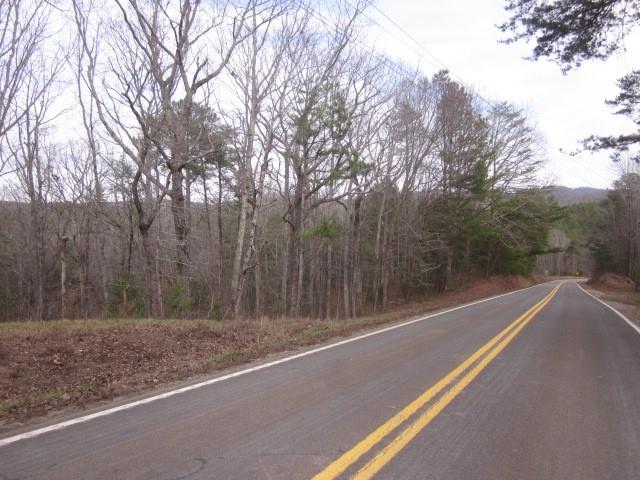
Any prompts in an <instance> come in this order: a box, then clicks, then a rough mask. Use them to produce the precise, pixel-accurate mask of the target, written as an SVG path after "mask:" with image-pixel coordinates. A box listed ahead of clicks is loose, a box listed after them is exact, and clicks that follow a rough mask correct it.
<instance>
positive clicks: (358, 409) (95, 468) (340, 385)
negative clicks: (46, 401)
mask: <svg viewBox="0 0 640 480" xmlns="http://www.w3.org/2000/svg"><path fill="white" fill-rule="evenodd" d="M3 443H4V444H3ZM0 445H2V446H0V479H31V478H34V479H35V478H37V479H64V480H70V479H82V480H89V479H109V480H115V479H176V480H177V479H216V480H217V479H271V480H273V479H286V480H289V479H298V478H300V479H304V478H313V477H314V476H315V478H317V479H318V480H320V479H331V478H351V477H353V478H357V479H364V478H372V477H375V478H385V479H387V478H390V479H411V480H413V479H470V480H471V479H473V480H481V479H491V480H495V479H514V480H515V479H519V480H522V479H536V480H540V479H577V480H588V479H594V480H595V479H598V480H600V479H606V478H609V479H616V480H633V479H640V334H639V333H638V332H636V331H635V330H634V329H633V328H632V327H631V326H630V325H628V324H627V323H625V321H624V320H623V319H622V318H620V317H619V316H617V315H616V314H615V313H614V312H612V311H611V310H610V309H608V308H607V307H606V306H604V305H602V304H601V303H599V302H598V301H596V300H595V299H593V298H591V297H590V296H588V295H587V294H586V293H584V292H582V291H581V290H580V289H579V287H578V286H577V285H576V284H575V283H572V282H565V283H564V284H562V285H561V286H560V283H559V282H551V283H547V284H544V285H539V286H536V287H532V288H530V289H526V290H522V291H519V292H515V293H513V294H509V295H505V296H501V297H499V298H495V299H492V300H489V301H486V302H482V303H478V304H475V305H472V306H469V307H466V308H461V309H457V310H454V311H450V312H449V313H444V314H441V315H438V316H434V317H431V318H427V319H425V320H422V321H418V322H413V323H411V324H408V325H404V326H401V327H399V328H394V329H392V330H388V331H385V332H382V333H379V334H376V335H370V336H367V337H366V338H361V339H358V340H355V341H351V342H348V343H344V344H342V345H339V346H336V347H333V348H328V349H324V350H322V351H318V352H315V353H311V354H309V355H305V356H301V357H299V358H295V359H292V360H290V361H286V362H283V363H279V364H277V365H273V366H270V367H268V368H263V369H260V370H255V371H250V372H247V373H246V374H242V375H240V376H237V377H234V378H229V379H226V380H224V381H220V382H218V383H214V384H211V385H206V386H202V387H200V388H197V389H193V390H190V391H187V392H183V393H179V394H176V395H172V396H169V397H168V398H161V399H157V400H155V401H152V402H150V403H147V404H143V405H138V406H135V407H132V408H128V409H124V410H121V411H116V412H113V413H111V414H109V415H104V416H101V417H99V418H94V419H90V420H87V421H82V422H80V423H77V424H74V425H70V426H67V427H66V428H62V429H59V430H55V431H47V432H44V433H41V434H37V435H35V436H33V437H32V438H23V437H17V438H16V437H13V438H9V439H5V440H4V441H3V440H0Z"/></svg>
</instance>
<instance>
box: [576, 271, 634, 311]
mask: <svg viewBox="0 0 640 480" xmlns="http://www.w3.org/2000/svg"><path fill="white" fill-rule="evenodd" d="M586 287H587V289H588V290H589V291H590V292H591V293H593V294H594V295H596V296H597V297H599V298H601V299H602V300H605V301H611V302H619V303H623V304H627V305H632V306H636V307H640V292H637V291H636V287H635V284H634V282H633V280H631V279H630V278H628V277H625V276H622V275H616V274H615V273H605V274H603V275H600V276H599V277H596V278H592V279H590V280H589V281H588V282H587V284H586Z"/></svg>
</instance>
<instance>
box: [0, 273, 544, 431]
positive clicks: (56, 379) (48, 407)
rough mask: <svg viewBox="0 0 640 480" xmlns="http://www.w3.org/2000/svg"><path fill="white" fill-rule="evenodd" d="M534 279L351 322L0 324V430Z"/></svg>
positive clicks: (485, 285)
mask: <svg viewBox="0 0 640 480" xmlns="http://www.w3.org/2000/svg"><path fill="white" fill-rule="evenodd" d="M532 283H534V280H533V279H525V278H522V277H496V278H489V279H476V280H473V281H468V282H466V283H465V284H462V285H461V286H459V288H458V289H457V290H456V291H451V292H447V293H445V294H443V295H440V296H437V297H433V298H431V299H429V300H427V301H418V302H413V303H409V304H405V305H401V306H395V307H393V308H392V309H390V310H389V311H387V312H385V313H381V314H377V315H369V316H363V317H359V318H355V319H349V320H335V319H334V320H319V319H267V318H262V319H258V320H251V321H231V320H230V321H224V322H211V321H206V320H165V319H163V320H156V319H107V320H77V321H71V320H62V321H51V322H39V323H33V322H21V323H4V324H0V428H1V429H4V430H7V429H10V428H12V427H14V426H16V425H18V424H19V423H20V422H24V421H26V420H28V419H30V418H33V417H40V416H43V415H48V414H49V415H51V414H55V413H56V412H59V411H61V410H69V409H77V408H82V407H85V406H88V405H91V404H95V403H96V402H98V401H101V400H107V399H112V398H115V397H118V396H123V395H129V394H133V393H141V392H144V391H147V390H150V389H152V388H154V387H156V386H158V385H161V384H166V383H170V382H174V381H178V380H185V379H188V378H189V377H191V376H195V375H200V374H206V373H210V372H214V371H216V370H220V369H223V368H226V367H230V366H234V365H239V364H242V363H246V362H249V361H252V360H256V359H259V358H262V357H265V356H266V355H268V354H270V353H275V352H282V351H287V350H294V349H297V348H302V347H306V346H309V345H313V344H317V343H322V342H324V341H327V340H329V339H331V338H335V337H344V336H349V335H352V334H354V333H356V332H358V331H362V330H366V329H369V328H373V327H377V326H381V325H384V324H387V323H391V322H394V321H398V320H403V319H407V318H410V317H412V316H416V315H419V314H423V313H425V312H429V311H434V310H438V309H442V308H446V307H449V306H453V305H457V304H460V303H464V302H468V301H471V300H474V299H478V298H482V297H486V296H490V295H496V294H499V293H502V292H506V291H509V290H513V289H517V288H522V287H525V286H528V285H531V284H532Z"/></svg>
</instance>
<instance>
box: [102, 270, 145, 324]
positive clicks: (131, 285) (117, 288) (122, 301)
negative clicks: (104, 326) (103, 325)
mask: <svg viewBox="0 0 640 480" xmlns="http://www.w3.org/2000/svg"><path fill="white" fill-rule="evenodd" d="M107 290H108V292H107V293H108V298H107V310H108V312H109V315H110V316H112V317H115V316H117V317H131V316H140V315H142V314H143V312H144V298H143V295H142V291H141V289H140V286H139V284H138V282H137V280H136V278H135V277H134V276H133V275H131V274H129V273H121V274H120V275H119V276H118V277H117V278H116V279H114V280H113V281H111V282H109V285H108V287H107Z"/></svg>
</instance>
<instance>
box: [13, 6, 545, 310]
mask: <svg viewBox="0 0 640 480" xmlns="http://www.w3.org/2000/svg"><path fill="white" fill-rule="evenodd" d="M362 5H364V3H363V4H362ZM362 15H363V8H361V6H355V7H353V6H352V5H351V4H350V3H348V2H347V3H341V2H338V3H336V4H333V5H331V6H328V5H326V4H322V5H321V6H315V7H314V6H312V5H309V4H304V3H301V2H298V1H297V2H283V1H257V0H255V1H254V0H251V1H249V2H248V3H247V4H246V5H244V6H241V7H240V6H237V5H235V4H232V3H227V4H221V3H212V4H209V3H206V4H205V3H201V2H198V1H188V0H185V1H182V2H179V3H176V2H160V1H151V2H146V1H145V2H138V1H136V0H127V1H124V0H114V1H113V2H88V1H86V2H85V1H83V0H72V1H70V2H67V3H64V2H62V3H57V4H56V5H55V7H54V5H53V4H51V3H50V2H47V1H44V0H42V1H39V0H7V1H5V2H0V22H2V27H3V29H4V30H3V31H5V32H8V33H7V34H6V35H3V36H1V37H0V49H1V50H2V52H3V60H4V59H5V58H6V61H3V62H0V78H1V79H2V81H1V83H0V99H1V100H2V101H0V120H1V122H2V123H1V124H0V166H1V170H0V175H1V176H0V179H1V180H2V186H3V195H4V198H5V201H4V202H3V203H2V206H1V208H0V267H1V268H0V318H1V319H3V320H16V319H46V318H55V317H65V318H79V317H96V316H105V315H113V316H123V315H153V316H197V317H209V318H222V317H225V316H226V317H241V316H255V317H258V316H262V315H270V316H275V315H291V316H301V315H302V316H318V317H350V316H354V315H357V314H361V313H363V312H367V311H372V310H381V309H384V308H386V307H387V306H388V305H389V304H391V303H394V302H399V301H404V300H407V299H411V298H414V297H416V296H419V295H424V294H425V293H428V292H432V291H442V290H446V289H447V288H448V287H449V286H450V285H451V283H452V282H453V281H455V278H456V275H459V274H461V273H465V272H472V271H473V272H481V273H483V274H486V275H491V274H496V273H515V274H528V273H530V272H531V271H532V269H533V268H534V266H535V255H536V254H537V253H540V252H542V251H543V250H544V249H545V247H546V240H547V234H548V230H549V225H550V223H551V221H552V220H553V216H554V208H553V202H552V201H551V199H550V197H549V195H548V194H547V192H545V191H544V190H542V189H540V188H538V187H536V186H535V181H534V180H535V178H534V177H535V174H536V171H537V170H538V168H539V167H540V164H541V157H540V156H539V154H538V149H537V137H536V133H535V131H534V130H533V129H532V127H531V126H530V125H529V124H528V122H527V119H526V118H525V116H524V114H523V112H522V111H520V110H519V109H518V108H516V107H514V106H512V105H509V104H507V103H503V102H495V103H490V102H487V101H486V100H483V99H481V98H480V97H478V96H477V95H475V94H474V93H473V92H472V91H470V90H469V89H468V88H466V87H465V86H463V85H461V84H459V83H458V82H456V81H455V80H453V79H452V78H451V77H450V76H449V75H448V74H447V72H439V73H438V74H436V75H434V76H433V77H432V78H426V77H424V76H422V75H420V74H417V73H415V72H411V71H408V70H407V69H406V68H404V67H402V66H400V65H397V64H395V63H393V62H392V61H390V60H389V59H387V58H385V57H383V56H381V55H379V54H377V53H376V52H375V51H372V50H370V49H368V48H367V47H366V46H365V42H364V41H363V27H362V25H361V24H362V22H363V16H362ZM60 25H63V26H64V28H63V29H62V30H60ZM4 52H8V56H5V53H4ZM70 104H71V105H72V107H71V108H70V107H69V105H70Z"/></svg>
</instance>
